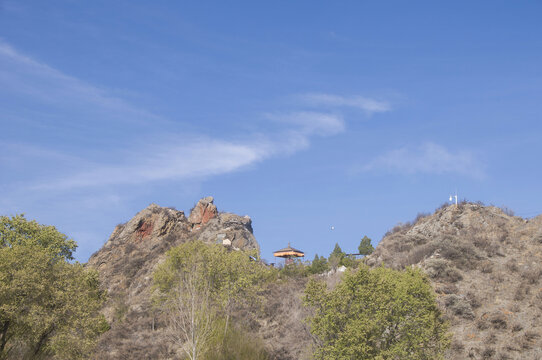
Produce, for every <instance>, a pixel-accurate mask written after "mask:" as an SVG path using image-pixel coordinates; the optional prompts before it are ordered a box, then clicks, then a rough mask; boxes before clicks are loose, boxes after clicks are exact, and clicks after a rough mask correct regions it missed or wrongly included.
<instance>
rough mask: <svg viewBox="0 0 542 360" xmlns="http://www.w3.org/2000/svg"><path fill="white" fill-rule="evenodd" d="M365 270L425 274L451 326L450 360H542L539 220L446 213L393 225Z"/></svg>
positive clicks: (450, 209) (465, 209) (475, 209)
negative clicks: (419, 271) (412, 270)
mask: <svg viewBox="0 0 542 360" xmlns="http://www.w3.org/2000/svg"><path fill="white" fill-rule="evenodd" d="M366 263H367V264H369V265H371V266H378V265H380V264H384V265H385V266H390V267H393V268H397V269H400V268H404V267H407V266H419V267H422V268H423V269H424V270H425V271H426V272H427V274H428V275H429V277H430V279H431V281H432V283H433V286H434V288H435V291H436V292H437V294H438V302H439V305H440V306H441V307H442V309H443V310H444V312H445V314H446V317H447V318H448V319H449V322H450V325H451V332H452V334H453V340H452V346H451V348H450V350H449V353H448V358H449V359H503V360H504V359H542V281H541V277H542V216H538V217H536V218H533V219H529V220H527V219H523V218H520V217H515V216H511V214H509V213H508V212H507V213H505V212H504V211H503V210H501V209H499V208H496V207H493V206H489V207H486V206H483V205H481V204H474V203H466V202H465V203H461V204H459V205H458V206H456V205H451V206H445V207H442V208H441V209H439V210H437V211H436V212H435V213H434V214H433V215H427V216H418V218H417V219H416V220H415V221H413V222H412V223H407V224H401V225H398V226H396V227H395V228H394V229H393V230H392V231H390V232H389V233H388V234H386V236H385V237H384V238H383V239H382V241H381V242H380V243H379V245H378V246H377V248H376V249H375V252H374V253H373V254H372V255H371V256H369V257H367V258H366Z"/></svg>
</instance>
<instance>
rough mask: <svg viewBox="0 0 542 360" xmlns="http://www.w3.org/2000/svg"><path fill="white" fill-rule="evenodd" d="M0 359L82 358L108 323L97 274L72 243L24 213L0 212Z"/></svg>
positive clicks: (103, 295)
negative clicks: (77, 259)
mask: <svg viewBox="0 0 542 360" xmlns="http://www.w3.org/2000/svg"><path fill="white" fill-rule="evenodd" d="M0 244H1V246H0V359H6V358H33V359H39V358H42V357H47V356H54V357H55V358H57V359H79V358H85V357H86V356H87V355H88V354H89V353H90V351H91V350H92V348H93V345H94V344H95V341H96V339H97V337H98V336H99V335H100V334H101V333H102V332H104V331H105V330H107V328H108V325H107V323H106V322H105V319H104V318H103V316H101V315H100V314H99V309H100V308H101V306H102V304H103V302H104V300H105V293H104V292H103V291H101V290H100V289H99V282H98V274H97V273H96V272H95V271H91V270H87V269H85V268H84V267H83V266H82V265H81V264H79V263H75V264H71V263H69V262H68V261H67V259H71V258H72V254H73V251H74V250H75V248H76V243H75V242H74V241H73V240H70V239H68V238H67V236H66V235H64V234H62V233H60V232H58V231H57V230H56V229H55V228H54V227H53V226H45V225H40V224H38V223H37V222H35V221H28V220H27V219H26V218H25V217H24V216H23V215H17V216H14V217H11V218H10V217H7V216H2V217H0Z"/></svg>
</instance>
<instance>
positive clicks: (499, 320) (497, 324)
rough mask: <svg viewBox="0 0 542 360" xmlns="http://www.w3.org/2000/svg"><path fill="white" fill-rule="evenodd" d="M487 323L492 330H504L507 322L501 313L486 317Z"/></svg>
mask: <svg viewBox="0 0 542 360" xmlns="http://www.w3.org/2000/svg"><path fill="white" fill-rule="evenodd" d="M488 321H489V322H490V324H491V327H493V329H506V327H507V321H506V316H504V314H502V313H501V312H495V313H492V314H490V315H489V316H488Z"/></svg>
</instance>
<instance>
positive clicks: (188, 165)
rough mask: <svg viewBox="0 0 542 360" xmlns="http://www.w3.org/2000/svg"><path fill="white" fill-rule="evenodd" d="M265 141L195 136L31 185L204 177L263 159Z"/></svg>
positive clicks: (68, 186) (78, 185)
mask: <svg viewBox="0 0 542 360" xmlns="http://www.w3.org/2000/svg"><path fill="white" fill-rule="evenodd" d="M269 153H270V152H269V149H268V148H267V146H266V144H260V145H257V144H243V143H234V142H226V141H220V140H213V139H203V138H201V139H197V140H192V141H187V142H184V143H183V144H180V145H179V144H175V143H170V144H166V145H162V146H160V147H144V148H141V149H139V150H134V151H133V152H131V153H130V154H129V156H128V157H126V158H122V159H118V160H117V161H113V162H112V163H109V164H95V165H93V166H90V167H89V168H86V169H81V170H79V171H77V172H76V173H74V174H72V175H65V176H63V177H62V178H57V179H54V180H52V181H46V182H42V183H40V184H37V185H34V186H33V188H34V189H37V190H44V189H53V190H68V189H73V188H84V187H98V186H108V185H123V184H128V185H138V184H144V183H149V182H153V181H160V180H182V179H189V178H205V177H208V176H212V175H219V174H224V173H229V172H232V171H235V170H238V169H240V168H242V167H244V166H247V165H249V164H252V163H255V162H257V161H259V160H262V159H264V158H265V157H266V156H268V154H269Z"/></svg>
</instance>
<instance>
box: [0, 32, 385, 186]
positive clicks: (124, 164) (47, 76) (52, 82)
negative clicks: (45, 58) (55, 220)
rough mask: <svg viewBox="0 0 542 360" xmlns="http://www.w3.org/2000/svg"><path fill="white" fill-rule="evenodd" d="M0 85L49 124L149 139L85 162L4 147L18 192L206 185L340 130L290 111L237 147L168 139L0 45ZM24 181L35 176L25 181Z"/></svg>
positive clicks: (319, 114)
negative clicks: (41, 107) (43, 112)
mask: <svg viewBox="0 0 542 360" xmlns="http://www.w3.org/2000/svg"><path fill="white" fill-rule="evenodd" d="M0 82H1V83H2V85H3V90H2V89H0V95H1V94H2V91H3V92H4V93H6V94H12V93H17V94H21V95H23V96H24V97H25V99H26V101H27V102H28V103H30V104H32V103H34V102H40V103H46V104H52V105H53V106H58V108H56V107H55V108H53V110H52V111H51V113H52V114H54V119H55V121H57V120H58V119H61V120H60V121H61V122H62V121H64V122H69V121H74V122H77V121H80V122H82V123H83V122H85V121H87V120H90V121H95V122H98V121H101V122H102V123H104V124H105V125H109V124H110V123H111V122H114V123H117V124H120V125H119V128H120V129H121V131H122V129H124V128H125V127H124V126H123V125H125V124H124V122H129V123H130V124H131V123H134V122H143V123H148V124H150V125H151V127H150V130H151V131H152V134H149V133H145V139H144V140H143V141H142V139H140V138H138V134H139V133H138V132H137V131H133V132H132V133H131V135H129V136H131V137H130V138H129V139H123V140H124V142H123V144H124V145H126V144H133V146H132V148H131V150H130V149H126V146H115V144H107V147H106V149H104V152H106V151H107V153H100V151H99V150H97V149H96V148H92V149H86V150H91V151H90V152H87V154H89V153H90V154H91V155H90V156H85V155H82V153H85V151H76V153H75V154H73V153H70V154H69V155H68V152H69V151H68V152H66V155H65V154H64V153H63V152H62V151H61V150H58V149H57V148H55V147H53V148H47V146H36V145H28V144H25V143H19V144H10V145H9V149H8V151H7V152H6V153H8V154H10V155H9V156H2V154H0V162H1V163H2V164H3V165H4V166H5V167H9V168H11V169H15V170H16V171H17V174H18V176H19V178H18V179H17V183H18V184H19V183H20V184H22V183H24V184H26V189H33V190H39V191H42V190H51V191H65V190H70V189H84V188H89V187H104V186H115V185H126V184H128V185H130V184H131V185H138V184H147V183H151V182H156V181H167V180H183V179H202V178H207V177H211V176H215V175H220V174H225V173H230V172H234V171H238V170H240V169H243V168H246V167H247V166H250V165H253V164H256V163H258V162H261V161H263V160H265V159H268V158H270V157H275V156H287V155H290V154H293V153H295V152H297V151H300V150H303V149H306V148H308V147H309V146H310V144H311V142H312V141H313V140H314V138H315V137H322V136H334V135H337V134H340V133H342V132H344V131H345V129H346V123H345V121H344V119H343V117H342V116H341V115H340V114H337V113H332V112H329V111H327V112H323V111H292V112H286V113H271V114H267V118H268V119H270V120H272V121H273V122H274V123H275V124H280V126H279V127H278V128H277V129H275V130H274V131H272V132H270V133H266V134H247V138H246V139H244V140H227V139H224V138H210V137H208V136H201V135H199V134H191V135H190V134H183V135H182V136H180V135H178V136H175V135H171V134H170V133H168V127H167V126H155V123H156V120H161V121H165V122H166V123H167V122H168V120H167V119H162V118H161V117H159V116H157V115H155V114H153V113H151V112H149V111H147V110H145V109H143V108H140V107H138V106H136V105H133V104H131V103H129V102H127V101H125V100H124V99H122V98H119V97H116V96H113V95H112V93H111V92H110V91H107V90H106V89H101V88H99V87H96V86H94V85H91V84H89V83H87V82H85V81H82V80H80V79H78V78H76V77H73V76H70V75H67V74H65V73H63V72H61V71H59V70H57V69H55V68H54V67H51V66H49V65H47V64H44V63H42V62H40V61H37V60H35V59H33V58H31V57H29V56H27V55H25V54H23V53H21V52H19V51H18V50H16V49H15V48H13V47H12V46H10V45H9V44H7V43H6V42H4V41H2V40H1V39H0ZM304 99H305V101H306V102H310V103H313V104H314V105H318V106H330V107H345V106H348V107H356V108H359V109H362V110H364V111H366V112H367V113H369V114H372V113H376V112H384V111H389V110H390V106H389V105H388V104H387V103H384V102H379V101H376V100H373V99H369V98H364V97H360V96H354V97H341V96H337V95H329V94H307V95H305V96H304ZM66 107H69V108H70V109H72V110H73V111H74V112H75V113H76V114H82V115H84V114H87V113H91V115H92V116H87V117H86V118H85V120H81V119H83V118H84V116H82V117H75V118H74V117H70V116H65V114H61V115H58V112H57V111H56V110H57V109H64V108H66ZM17 109H20V108H17ZM1 111H2V110H1V109H0V115H1V114H2V113H1ZM63 125H65V124H63ZM95 125H96V126H95V128H100V127H99V125H102V124H95ZM86 126H93V125H89V124H86ZM152 139H155V140H154V141H153V140H152ZM156 139H159V140H156ZM115 141H117V139H116V138H115ZM158 141H160V143H159V145H157V143H158ZM74 148H75V150H78V149H77V147H76V146H75V147H74V146H72V147H71V149H74ZM0 150H1V146H0ZM14 154H15V155H14ZM14 159H16V160H14ZM21 164H23V165H21ZM26 164H35V165H34V166H35V167H36V169H38V171H37V172H29V171H26V173H25V168H24V166H27V165H26ZM21 167H23V168H21ZM51 169H54V171H51ZM6 173H7V172H6ZM32 174H34V175H35V176H34V177H32ZM0 180H2V181H5V182H6V183H9V182H10V181H11V182H13V178H11V180H10V179H8V178H5V180H4V178H2V177H0Z"/></svg>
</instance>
